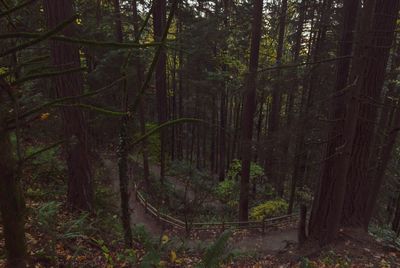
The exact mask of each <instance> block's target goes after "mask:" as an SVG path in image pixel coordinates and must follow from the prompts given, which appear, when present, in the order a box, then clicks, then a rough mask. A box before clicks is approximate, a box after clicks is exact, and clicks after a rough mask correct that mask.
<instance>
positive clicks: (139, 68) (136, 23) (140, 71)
mask: <svg viewBox="0 0 400 268" xmlns="http://www.w3.org/2000/svg"><path fill="white" fill-rule="evenodd" d="M137 2H138V1H137V0H134V1H133V2H132V11H133V12H132V16H133V32H134V35H135V39H136V40H137V41H138V39H139V31H140V18H139V15H138V11H137ZM136 55H137V56H136V57H135V63H136V76H137V85H138V86H137V88H138V90H139V89H140V87H141V86H142V84H143V77H144V68H143V64H142V62H141V59H140V51H136ZM143 102H144V101H143V99H142V100H141V101H140V104H139V122H140V133H141V134H142V135H144V134H145V133H146V118H145V113H146V111H145V108H144V105H143ZM142 158H143V180H144V181H145V183H146V188H147V189H149V187H150V181H149V180H150V168H149V156H148V149H147V143H146V141H143V142H142Z"/></svg>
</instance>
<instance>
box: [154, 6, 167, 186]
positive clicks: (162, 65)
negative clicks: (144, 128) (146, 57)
mask: <svg viewBox="0 0 400 268" xmlns="http://www.w3.org/2000/svg"><path fill="white" fill-rule="evenodd" d="M165 24H166V1H165V0H155V1H154V8H153V26H154V39H155V40H156V41H160V40H161V37H162V34H163V32H164V28H165ZM166 61H167V55H166V51H165V49H163V50H162V52H161V54H160V56H159V58H158V61H157V66H156V70H155V83H156V105H157V114H158V123H159V124H162V123H164V122H166V121H167V105H168V102H167V80H166V79H167V78H166V77H167V74H166ZM166 138H167V132H166V130H165V129H162V130H161V131H160V144H161V148H160V179H161V183H163V182H164V177H165V164H166V163H165V150H166V142H167V141H166Z"/></svg>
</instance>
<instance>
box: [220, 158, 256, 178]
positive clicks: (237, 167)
mask: <svg viewBox="0 0 400 268" xmlns="http://www.w3.org/2000/svg"><path fill="white" fill-rule="evenodd" d="M241 171H242V162H241V161H240V160H239V159H233V160H232V163H231V164H230V166H229V169H228V172H227V174H226V175H227V177H228V178H230V179H234V178H237V177H239V176H240V172H241ZM263 175H264V171H263V168H262V167H261V166H260V165H258V164H256V163H254V162H251V164H250V179H254V178H257V177H261V176H263Z"/></svg>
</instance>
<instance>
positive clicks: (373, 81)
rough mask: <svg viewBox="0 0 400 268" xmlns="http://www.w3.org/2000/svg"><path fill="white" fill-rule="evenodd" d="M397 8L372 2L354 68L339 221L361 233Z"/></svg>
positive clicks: (369, 205)
mask: <svg viewBox="0 0 400 268" xmlns="http://www.w3.org/2000/svg"><path fill="white" fill-rule="evenodd" d="M399 4H400V3H399V1H398V0H390V1H384V0H376V3H375V5H374V8H375V9H374V10H375V11H374V16H373V20H372V24H371V27H369V33H370V37H369V40H368V41H367V43H366V44H367V46H366V47H365V49H364V50H363V52H364V53H362V54H361V55H362V56H363V61H362V62H361V63H362V65H360V66H357V65H356V68H357V69H356V70H355V75H356V76H357V77H358V83H357V86H358V88H357V91H356V93H358V94H357V95H356V98H353V99H354V101H357V102H358V103H357V106H356V108H357V109H358V110H357V112H356V114H358V118H357V120H354V124H353V125H351V127H352V128H354V142H353V146H352V152H351V162H350V165H349V172H348V174H347V181H348V183H347V188H346V196H345V203H344V208H343V212H344V214H343V218H342V220H343V224H345V225H346V226H351V227H356V228H363V229H364V230H367V228H368V224H369V221H370V217H371V214H372V210H373V206H374V204H375V202H376V198H377V195H378V192H379V189H380V185H381V178H379V180H377V181H374V182H369V181H368V170H369V166H368V164H369V160H370V153H371V147H372V146H371V143H372V136H373V135H371V134H372V133H374V127H375V126H374V123H373V122H375V120H376V117H377V106H376V102H379V101H380V96H381V92H382V88H383V83H384V79H385V71H386V66H387V61H388V57H389V53H390V47H391V45H392V42H393V40H394V30H395V27H396V19H397V13H398V11H399ZM350 112H351V111H350ZM350 112H349V113H350Z"/></svg>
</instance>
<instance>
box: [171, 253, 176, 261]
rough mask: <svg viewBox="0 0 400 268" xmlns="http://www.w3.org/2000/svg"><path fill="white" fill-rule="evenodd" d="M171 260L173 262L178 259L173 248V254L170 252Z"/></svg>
mask: <svg viewBox="0 0 400 268" xmlns="http://www.w3.org/2000/svg"><path fill="white" fill-rule="evenodd" d="M170 260H171V262H173V263H174V262H175V261H176V252H175V251H173V250H171V254H170Z"/></svg>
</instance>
